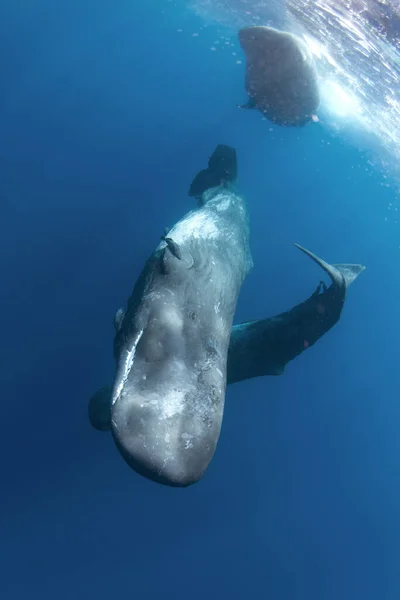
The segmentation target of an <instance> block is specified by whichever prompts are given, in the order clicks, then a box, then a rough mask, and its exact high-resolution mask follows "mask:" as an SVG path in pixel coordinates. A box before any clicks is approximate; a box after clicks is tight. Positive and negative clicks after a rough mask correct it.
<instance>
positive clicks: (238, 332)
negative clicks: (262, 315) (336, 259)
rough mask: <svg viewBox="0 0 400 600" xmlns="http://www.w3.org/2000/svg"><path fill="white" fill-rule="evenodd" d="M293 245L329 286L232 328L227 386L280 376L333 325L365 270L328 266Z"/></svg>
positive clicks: (343, 266) (312, 254) (344, 265)
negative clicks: (278, 311) (286, 308)
mask: <svg viewBox="0 0 400 600" xmlns="http://www.w3.org/2000/svg"><path fill="white" fill-rule="evenodd" d="M295 246H296V247H297V248H299V250H301V251H302V252H304V253H305V254H307V255H308V256H309V257H310V258H311V259H312V260H314V261H315V262H316V263H317V264H318V265H320V267H321V268H322V269H324V271H325V272H326V273H328V275H329V276H330V278H331V280H332V284H331V285H330V287H329V288H327V287H326V286H325V284H323V282H321V283H320V284H318V286H317V288H316V290H315V291H314V292H313V294H312V295H311V296H310V297H309V298H308V299H307V300H306V301H305V302H302V303H301V304H298V305H297V306H295V307H294V308H292V309H290V310H289V311H287V312H284V313H281V314H279V315H276V316H275V317H271V318H267V319H260V320H258V321H249V322H245V323H241V324H239V325H236V326H234V327H233V329H232V334H231V341H230V346H229V354H228V384H229V383H235V382H238V381H242V380H243V379H250V378H252V377H260V376H264V375H281V374H282V373H283V371H284V369H285V366H286V365H287V363H288V362H290V361H291V360H293V359H294V358H296V356H298V355H299V354H301V353H302V352H304V350H307V348H310V347H311V346H312V345H313V344H315V342H317V341H318V340H319V339H320V338H321V337H322V336H323V335H324V334H325V333H327V332H328V331H329V330H330V329H331V328H332V327H333V326H334V325H336V323H337V322H338V321H339V319H340V315H341V312H342V309H343V305H344V301H345V297H346V291H347V288H348V286H349V285H350V284H351V283H352V282H353V281H354V280H355V279H356V277H357V276H358V275H359V274H360V273H362V271H364V269H365V267H364V266H363V265H358V264H336V265H330V264H328V263H327V262H325V261H324V260H322V259H321V258H319V257H318V256H316V255H315V254H314V253H313V252H310V251H309V250H307V249H306V248H303V247H302V246H299V245H298V244H295Z"/></svg>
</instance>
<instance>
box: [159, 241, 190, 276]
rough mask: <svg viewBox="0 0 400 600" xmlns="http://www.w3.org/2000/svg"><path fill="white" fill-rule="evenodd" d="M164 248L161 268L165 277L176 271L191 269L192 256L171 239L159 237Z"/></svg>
mask: <svg viewBox="0 0 400 600" xmlns="http://www.w3.org/2000/svg"><path fill="white" fill-rule="evenodd" d="M161 239H162V240H164V242H165V243H166V246H165V248H164V250H163V252H162V255H161V268H162V272H163V273H164V274H165V275H168V274H169V273H173V272H176V269H191V268H192V267H193V264H194V260H193V256H192V255H191V253H190V252H189V251H188V250H185V249H183V248H182V247H181V246H180V245H179V244H177V243H176V242H175V241H174V240H173V239H172V238H171V237H165V236H162V237H161Z"/></svg>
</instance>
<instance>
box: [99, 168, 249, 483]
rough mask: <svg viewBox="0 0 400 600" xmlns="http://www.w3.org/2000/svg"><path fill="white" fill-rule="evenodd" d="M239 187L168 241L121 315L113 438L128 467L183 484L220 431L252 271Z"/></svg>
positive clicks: (189, 217)
mask: <svg viewBox="0 0 400 600" xmlns="http://www.w3.org/2000/svg"><path fill="white" fill-rule="evenodd" d="M232 184H233V177H232V178H231V180H230V181H227V180H225V181H224V184H223V185H221V186H218V187H215V188H212V189H207V190H206V191H205V192H204V193H203V194H202V201H201V205H200V206H199V207H198V208H197V209H195V210H192V211H190V212H189V213H188V214H186V215H185V216H184V217H183V218H182V219H181V220H180V221H178V223H176V224H175V225H174V226H173V227H172V229H171V230H170V231H169V232H168V236H167V237H163V238H162V240H161V242H160V243H159V245H158V246H157V248H156V249H155V251H154V252H153V254H152V256H151V257H150V259H149V260H148V261H147V263H146V265H145V267H144V269H143V271H142V273H141V275H140V277H139V279H138V281H137V283H136V285H135V287H134V290H133V293H132V295H131V297H130V298H129V301H128V306H127V310H126V312H124V311H123V310H122V309H120V310H119V311H118V312H117V315H116V318H115V326H116V330H117V332H116V336H115V341H114V355H115V359H116V363H117V370H116V376H115V380H114V384H113V387H112V392H111V408H110V416H111V431H112V435H113V438H114V440H115V442H116V444H117V447H118V449H119V451H120V453H121V455H122V456H123V457H124V459H125V460H126V462H127V463H128V464H129V465H130V466H131V467H132V468H133V469H134V470H135V471H136V472H137V473H140V474H141V475H144V476H145V477H147V478H149V479H152V480H153V481H156V482H158V483H162V484H165V485H170V486H180V487H184V486H187V485H190V484H192V483H195V482H196V481H198V480H199V479H200V478H201V477H202V475H203V474H204V472H205V470H206V468H207V466H208V465H209V463H210V461H211V459H212V456H213V454H214V451H215V448H216V445H217V441H218V437H219V434H220V429H221V424H222V417H223V411H224V401H225V388H226V365H227V353H228V346H229V339H230V334H231V328H232V321H233V317H234V313H235V309H236V303H237V298H238V295H239V292H240V288H241V285H242V283H243V280H244V278H245V277H246V275H247V273H248V272H249V270H250V269H251V267H252V264H253V263H252V257H251V252H250V248H249V220H248V214H247V208H246V203H245V201H244V199H243V197H242V196H241V195H240V194H239V193H237V192H236V190H235V189H234V187H233V185H232Z"/></svg>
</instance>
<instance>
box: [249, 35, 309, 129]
mask: <svg viewBox="0 0 400 600" xmlns="http://www.w3.org/2000/svg"><path fill="white" fill-rule="evenodd" d="M238 37H239V42H240V45H241V47H242V50H243V52H244V54H245V57H246V81H245V88H246V92H247V94H248V96H249V101H248V103H247V104H245V105H243V106H242V108H257V109H258V110H260V111H261V113H262V114H263V115H264V116H265V117H266V118H267V119H269V120H270V121H272V122H273V123H276V124H277V125H282V126H286V127H288V126H302V125H305V124H306V123H307V122H309V121H310V120H312V119H316V111H317V109H318V106H319V102H320V93H319V86H318V75H317V71H316V68H315V64H314V60H313V57H312V54H311V52H310V50H309V48H308V46H307V45H306V43H305V42H303V40H301V39H300V38H299V37H297V36H296V35H294V34H292V33H287V32H282V31H278V30H276V29H273V28H271V27H262V26H259V27H258V26H256V27H245V28H243V29H241V30H240V31H239V34H238Z"/></svg>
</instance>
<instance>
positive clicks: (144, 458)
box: [111, 426, 215, 487]
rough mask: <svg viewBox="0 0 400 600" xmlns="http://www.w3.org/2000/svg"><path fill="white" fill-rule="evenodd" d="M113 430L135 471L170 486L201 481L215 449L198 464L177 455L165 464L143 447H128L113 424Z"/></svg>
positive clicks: (119, 446) (123, 453) (188, 484)
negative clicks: (188, 461)
mask: <svg viewBox="0 0 400 600" xmlns="http://www.w3.org/2000/svg"><path fill="white" fill-rule="evenodd" d="M111 430H112V434H113V438H114V441H115V443H116V445H117V448H118V450H119V452H120V454H121V456H122V458H123V459H124V460H125V462H126V463H127V464H128V466H129V467H130V468H131V469H132V470H133V471H135V472H136V473H138V475H141V476H142V477H145V478H146V479H150V480H151V481H154V482H155V483H160V484H162V485H165V486H169V487H188V486H190V485H193V484H194V483H197V482H198V481H200V479H202V477H203V475H204V473H205V472H206V470H207V467H208V466H209V463H210V462H211V459H212V457H213V454H214V451H215V447H214V448H213V449H212V451H211V452H210V451H207V452H206V456H204V457H203V460H202V461H201V462H200V463H199V462H198V461H196V465H190V464H185V462H184V461H180V460H179V458H177V457H174V459H171V460H170V461H169V462H168V463H167V464H164V462H165V460H160V458H161V457H157V456H152V455H151V454H150V455H146V453H145V452H143V450H144V449H143V448H138V449H137V451H134V450H132V448H129V447H127V444H126V442H124V440H123V439H121V436H119V435H118V431H117V430H116V428H115V427H114V426H112V427H111Z"/></svg>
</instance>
